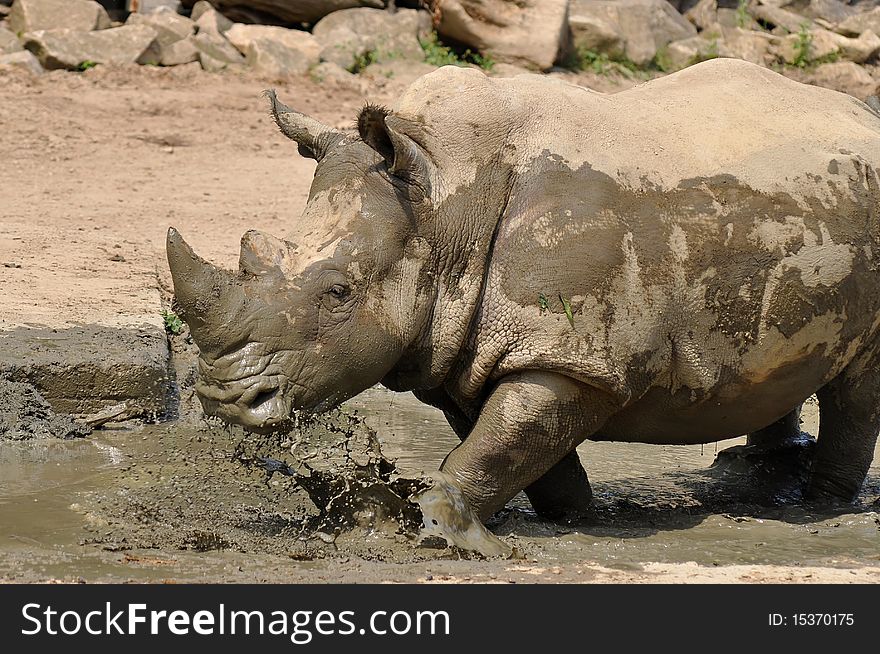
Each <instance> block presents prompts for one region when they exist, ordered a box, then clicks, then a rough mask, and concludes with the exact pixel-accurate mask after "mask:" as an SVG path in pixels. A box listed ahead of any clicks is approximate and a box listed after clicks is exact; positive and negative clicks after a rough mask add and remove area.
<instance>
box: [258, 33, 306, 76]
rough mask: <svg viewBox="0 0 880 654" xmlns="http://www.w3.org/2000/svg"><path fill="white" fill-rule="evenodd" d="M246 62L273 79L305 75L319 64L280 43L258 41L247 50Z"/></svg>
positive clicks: (300, 52) (299, 51)
mask: <svg viewBox="0 0 880 654" xmlns="http://www.w3.org/2000/svg"><path fill="white" fill-rule="evenodd" d="M245 61H246V63H247V65H248V66H250V67H251V68H253V69H254V70H256V71H258V72H260V73H262V74H264V75H268V76H270V77H273V78H282V77H289V76H291V75H303V74H305V73H306V72H308V70H309V68H311V67H312V66H314V65H315V64H316V63H318V58H317V57H310V56H308V55H306V54H304V53H303V52H302V51H301V50H297V49H295V48H289V47H287V46H286V45H284V43H282V42H280V41H274V40H268V39H256V40H254V41H250V42H249V43H248V45H247V47H246V48H245Z"/></svg>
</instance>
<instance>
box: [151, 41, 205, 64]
mask: <svg viewBox="0 0 880 654" xmlns="http://www.w3.org/2000/svg"><path fill="white" fill-rule="evenodd" d="M198 60H199V49H198V48H197V47H196V44H195V42H194V40H193V37H191V36H190V37H187V38H185V39H181V40H180V41H175V42H174V43H171V44H170V45H167V46H164V47H162V48H160V53H159V65H161V66H182V65H183V64H188V63H192V62H194V61H198Z"/></svg>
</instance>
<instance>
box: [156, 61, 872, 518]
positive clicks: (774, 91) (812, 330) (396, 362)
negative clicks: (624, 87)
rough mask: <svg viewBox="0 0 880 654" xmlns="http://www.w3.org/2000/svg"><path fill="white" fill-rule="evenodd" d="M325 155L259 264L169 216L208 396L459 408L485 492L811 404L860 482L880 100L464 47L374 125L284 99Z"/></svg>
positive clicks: (477, 499) (494, 506)
mask: <svg viewBox="0 0 880 654" xmlns="http://www.w3.org/2000/svg"><path fill="white" fill-rule="evenodd" d="M270 101H271V103H272V111H273V114H274V117H275V120H276V121H277V123H278V125H279V127H280V128H281V130H282V131H283V132H284V133H285V134H286V135H287V136H289V137H290V138H292V139H293V140H294V141H296V142H297V143H298V145H299V150H300V153H301V154H304V155H306V156H310V157H313V158H315V159H316V160H317V161H318V167H317V170H316V173H315V178H314V182H313V184H312V188H311V191H310V195H309V201H308V205H307V208H306V210H305V213H304V215H303V216H302V217H301V218H300V219H298V220H297V221H296V223H295V225H294V227H293V229H292V231H291V233H290V234H289V235H288V236H287V237H286V238H285V239H283V240H282V239H276V238H274V237H271V236H267V235H264V234H260V233H257V232H248V233H247V234H245V236H244V237H243V239H242V250H241V266H240V270H239V271H238V272H237V273H231V272H226V271H222V270H219V269H217V268H215V267H213V266H212V265H210V264H208V263H206V262H204V261H202V260H201V259H199V258H198V257H196V256H195V255H194V254H193V252H192V250H190V249H189V247H188V246H187V245H186V244H185V243H184V241H183V239H182V238H181V236H180V235H179V234H178V233H177V232H176V231H174V230H173V229H172V230H171V231H170V232H169V236H168V258H169V263H170V266H171V271H172V273H173V277H174V285H175V291H176V296H177V301H178V303H179V306H180V308H181V311H182V314H183V317H184V319H185V320H186V321H187V322H188V324H189V326H190V328H191V330H192V333H193V337H194V338H195V341H196V343H197V344H198V346H199V348H200V351H201V355H200V361H199V369H200V380H199V383H198V386H197V391H198V394H199V396H200V398H201V400H202V403H203V406H204V409H205V411H206V412H207V413H208V414H211V415H216V416H219V417H221V418H222V419H224V420H227V421H230V422H234V423H238V424H241V425H244V426H245V427H247V428H250V429H254V430H271V429H279V428H283V427H284V425H285V423H286V422H287V421H288V420H289V417H290V415H291V412H292V410H294V409H300V410H307V411H321V410H325V409H327V408H329V407H331V406H333V405H336V404H338V403H339V402H342V401H343V400H345V399H347V398H349V397H352V396H354V395H356V394H357V393H359V392H361V391H363V390H364V389H366V388H368V387H370V386H372V385H373V384H376V383H379V382H381V383H383V384H384V385H386V386H388V387H389V388H391V389H393V390H398V391H405V390H412V391H413V392H414V393H415V394H416V396H417V397H419V398H420V399H421V400H423V401H424V402H426V403H428V404H431V405H433V406H436V407H439V408H440V409H442V410H443V411H444V412H445V414H446V416H447V417H448V419H449V422H450V424H451V426H452V428H453V429H454V430H455V432H456V433H457V434H458V435H459V436H460V437H461V438H462V443H461V445H460V446H459V447H457V448H456V449H455V450H453V451H452V452H451V453H450V454H449V455H448V456H447V457H446V460H445V461H444V462H443V464H442V467H441V470H442V472H443V473H445V476H446V477H447V478H448V479H450V480H453V481H454V482H455V483H456V484H457V485H458V486H459V487H460V488H461V489H462V491H463V492H464V494H465V496H466V497H467V499H468V501H469V502H470V504H471V505H472V508H473V509H474V510H475V511H476V512H477V514H478V515H479V516H481V517H482V518H486V517H488V516H489V515H491V514H492V513H493V512H494V511H496V510H498V509H499V508H501V507H502V506H504V504H505V503H506V502H507V501H508V500H509V499H510V498H512V497H513V496H514V495H515V494H516V493H517V492H519V491H520V490H523V489H525V491H526V493H527V494H528V496H529V498H530V500H531V502H532V504H533V505H534V507H535V509H536V510H537V511H538V512H539V513H541V514H542V515H546V516H551V517H555V516H563V515H571V514H576V513H578V512H581V511H583V510H585V509H586V507H587V506H588V505H589V502H590V487H589V483H588V481H587V476H586V473H585V472H584V469H583V468H582V466H581V464H580V462H579V460H578V457H577V455H576V454H575V453H574V448H575V446H577V445H578V444H579V443H580V442H581V441H583V440H584V439H587V438H589V439H596V440H620V441H637V442H645V443H682V444H684V443H706V442H712V441H716V440H720V439H725V438H730V437H734V436H738V435H741V434H750V440H751V441H752V442H754V443H770V444H772V443H777V442H779V441H781V440H785V439H787V438H791V437H793V436H794V435H796V434H797V432H798V420H797V412H798V411H799V408H800V405H801V403H802V402H803V401H804V400H805V399H806V398H807V397H809V396H810V395H811V394H813V393H817V394H818V397H819V402H820V410H821V430H820V434H819V444H818V447H817V451H816V455H815V461H814V464H813V469H812V475H811V479H810V482H809V486H808V488H807V489H806V494H807V496H808V497H810V498H815V499H818V500H826V499H834V498H839V499H843V500H847V501H849V500H852V499H853V498H854V496H855V495H856V493H857V492H858V490H859V488H860V486H861V484H862V482H863V481H864V477H865V475H866V472H867V470H868V467H869V465H870V463H871V457H872V452H873V448H874V443H875V440H876V437H877V433H878V430H880V413H878V394H880V378H878V376H880V367H878V359H880V349H878V347H880V345H878V344H880V341H878V326H880V292H878V291H880V272H878V266H877V261H878V260H880V217H878V216H880V211H878V210H880V207H878V198H880V195H878V193H880V186H878V177H877V172H876V169H877V166H878V165H880V119H878V117H877V116H876V115H875V114H873V113H872V112H871V111H870V110H869V109H868V108H867V107H866V106H865V105H863V104H862V103H860V102H858V101H856V100H854V99H852V98H849V97H848V96H844V95H842V94H838V93H834V92H832V91H826V90H823V89H816V88H812V87H806V86H803V85H800V84H797V83H795V82H791V81H789V80H786V79H784V78H782V77H781V76H778V75H776V74H775V73H772V72H770V71H767V70H764V69H761V68H758V67H756V66H752V65H750V64H746V63H744V62H737V61H734V60H717V61H713V62H706V63H704V64H700V65H698V66H694V67H691V68H689V69H686V70H685V71H682V72H681V73H678V74H676V75H672V76H669V77H667V78H664V79H662V80H658V81H655V82H651V83H648V84H645V85H642V86H640V87H636V88H635V89H633V90H631V91H627V92H623V93H619V94H615V95H611V96H605V95H602V94H598V93H593V92H591V91H587V90H585V89H581V88H578V87H574V86H570V85H567V84H564V83H561V82H558V81H553V80H547V79H545V78H540V77H536V76H522V77H518V78H514V79H504V80H491V79H488V78H486V77H484V76H483V75H482V74H481V73H479V72H476V71H470V70H461V69H454V68H443V69H440V70H438V71H437V72H435V73H432V74H430V75H428V76H426V77H424V78H422V79H421V80H419V81H417V82H416V83H415V84H414V85H413V86H412V87H411V89H410V90H409V91H408V92H407V93H406V94H405V95H404V96H403V97H402V98H401V100H400V101H399V103H398V105H397V106H396V107H395V109H394V111H393V112H390V113H388V112H386V111H385V110H381V109H378V108H372V107H368V108H366V109H365V110H364V112H363V113H362V114H361V116H360V118H359V125H358V127H359V130H358V131H359V133H358V134H354V133H343V132H338V131H336V130H333V129H331V128H328V127H326V126H324V125H321V124H320V123H318V122H317V121H314V120H312V119H310V118H308V117H306V116H303V115H302V114H299V113H297V112H295V111H292V110H290V109H288V108H287V107H285V106H284V105H282V104H280V103H279V102H277V101H276V99H275V97H274V94H270Z"/></svg>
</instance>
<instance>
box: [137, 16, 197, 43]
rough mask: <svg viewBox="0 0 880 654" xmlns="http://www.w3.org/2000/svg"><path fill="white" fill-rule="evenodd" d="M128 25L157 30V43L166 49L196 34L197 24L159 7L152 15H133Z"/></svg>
mask: <svg viewBox="0 0 880 654" xmlns="http://www.w3.org/2000/svg"><path fill="white" fill-rule="evenodd" d="M125 24H126V25H147V26H149V27H152V28H153V29H154V30H156V34H157V36H156V41H157V42H158V44H159V47H161V48H164V47H166V46H169V45H171V44H172V43H174V42H175V41H180V40H181V39H185V38H186V37H188V36H190V35H192V34H195V31H196V24H195V23H194V22H193V21H192V20H190V19H189V18H187V17H185V16H181V15H180V14H177V13H175V12H173V11H171V10H170V9H168V8H167V7H159V8H158V9H157V10H156V11H154V12H153V13H150V14H134V13H133V14H131V15H129V17H128V20H127V21H125Z"/></svg>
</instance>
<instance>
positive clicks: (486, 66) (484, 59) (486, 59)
mask: <svg viewBox="0 0 880 654" xmlns="http://www.w3.org/2000/svg"><path fill="white" fill-rule="evenodd" d="M464 57H465V59H470V61H471V63H473V64H474V65H476V66H479V67H480V68H482V69H483V70H492V69H493V68H494V67H495V60H494V59H492V57H490V56H489V55H481V54H480V53H479V52H471V51H470V50H465V51H464Z"/></svg>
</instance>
